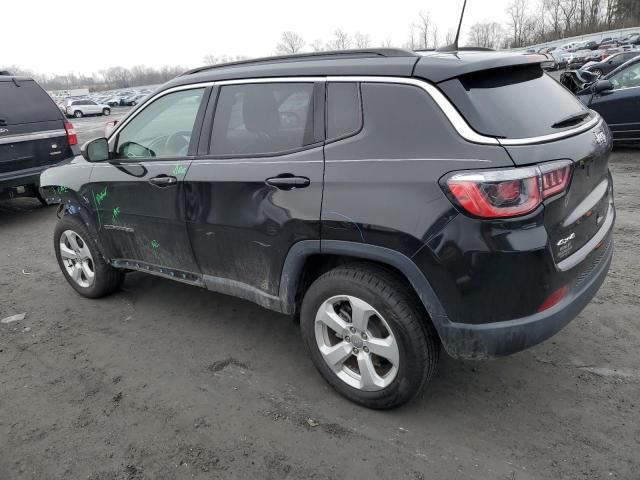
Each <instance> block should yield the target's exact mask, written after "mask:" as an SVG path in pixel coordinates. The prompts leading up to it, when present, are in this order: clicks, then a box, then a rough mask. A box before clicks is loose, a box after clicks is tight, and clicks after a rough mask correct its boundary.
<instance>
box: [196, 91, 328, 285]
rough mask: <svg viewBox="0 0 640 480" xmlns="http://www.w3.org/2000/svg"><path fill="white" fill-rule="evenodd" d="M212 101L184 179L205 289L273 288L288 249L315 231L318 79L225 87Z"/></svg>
mask: <svg viewBox="0 0 640 480" xmlns="http://www.w3.org/2000/svg"><path fill="white" fill-rule="evenodd" d="M214 104H215V105H216V107H215V116H213V120H211V117H212V114H213V111H212V110H213V108H212V109H211V111H210V112H209V114H208V117H209V124H212V128H211V127H209V128H207V126H206V125H207V123H205V128H204V129H203V134H202V137H201V147H200V153H202V154H203V156H202V157H199V158H197V159H194V161H193V163H192V165H191V168H189V171H188V172H187V174H186V177H185V188H186V204H187V226H188V229H189V235H190V239H191V243H192V245H193V249H194V253H195V256H196V259H197V262H198V265H199V266H200V268H201V271H202V273H203V274H204V275H205V283H207V284H208V285H210V287H211V288H213V289H217V290H220V289H223V288H224V287H225V286H229V285H232V286H233V289H234V293H235V294H236V295H239V296H243V295H246V296H247V295H252V296H255V295H258V296H264V295H271V296H276V295H277V294H278V290H279V286H280V274H281V272H282V266H283V263H284V260H285V258H286V255H287V253H288V251H289V249H290V248H291V247H292V246H293V245H294V244H295V243H296V242H298V241H300V240H309V239H312V240H318V239H319V238H320V206H321V200H322V181H323V164H324V162H323V151H322V141H323V136H324V116H323V115H324V113H323V112H324V84H323V83H314V82H312V81H303V80H301V81H300V82H274V83H241V84H236V85H222V86H221V87H220V88H219V91H218V92H217V98H214V95H212V99H211V103H210V105H211V107H213V105H214ZM205 132H206V133H207V134H205ZM209 132H211V133H210V134H209Z"/></svg>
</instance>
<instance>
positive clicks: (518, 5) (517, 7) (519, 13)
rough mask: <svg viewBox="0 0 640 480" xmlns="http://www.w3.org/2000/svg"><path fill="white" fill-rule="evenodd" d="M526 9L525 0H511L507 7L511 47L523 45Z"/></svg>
mask: <svg viewBox="0 0 640 480" xmlns="http://www.w3.org/2000/svg"><path fill="white" fill-rule="evenodd" d="M574 1H575V0H574ZM526 9H527V2H526V0H512V2H511V3H510V4H509V6H508V7H507V15H508V16H509V26H510V27H511V35H512V43H511V46H512V47H516V48H517V47H522V46H524V25H525V21H526V19H527V11H526Z"/></svg>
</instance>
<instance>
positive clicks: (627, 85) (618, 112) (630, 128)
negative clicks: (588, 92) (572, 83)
mask: <svg viewBox="0 0 640 480" xmlns="http://www.w3.org/2000/svg"><path fill="white" fill-rule="evenodd" d="M609 81H610V82H611V83H612V85H613V90H606V91H604V92H602V93H600V94H597V95H594V97H593V98H592V99H591V103H590V105H589V106H590V107H591V108H593V109H594V110H596V111H597V112H599V113H600V114H601V115H602V116H603V117H604V119H605V120H606V121H607V124H608V125H609V128H611V131H612V132H613V138H614V140H616V141H619V142H621V143H623V142H630V143H635V142H638V141H640V62H637V63H634V64H633V65H630V66H628V67H625V68H624V69H623V70H621V71H620V72H617V73H615V74H614V75H612V76H611V77H609Z"/></svg>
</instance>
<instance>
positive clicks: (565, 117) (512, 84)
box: [41, 49, 615, 408]
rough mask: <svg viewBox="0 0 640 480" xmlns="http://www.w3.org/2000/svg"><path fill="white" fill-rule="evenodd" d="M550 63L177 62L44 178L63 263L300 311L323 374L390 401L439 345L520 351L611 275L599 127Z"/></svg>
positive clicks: (486, 56)
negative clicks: (57, 197) (54, 200)
mask: <svg viewBox="0 0 640 480" xmlns="http://www.w3.org/2000/svg"><path fill="white" fill-rule="evenodd" d="M544 61H546V57H544V56H542V55H521V54H516V53H502V52H486V51H458V52H447V53H440V52H425V53H423V54H417V53H415V52H410V51H405V50H391V49H381V50H371V51H363V50H359V51H344V52H330V53H322V54H315V55H314V54H306V55H296V56H290V57H284V58H270V59H262V60H253V61H246V62H241V63H236V64H231V65H223V66H213V67H206V68H202V69H198V70H194V71H191V72H187V73H186V74H184V75H182V76H180V77H178V78H177V79H174V80H172V81H171V82H169V83H168V84H166V85H164V86H163V87H161V88H160V89H159V90H158V91H157V92H155V93H154V94H153V95H151V96H150V97H149V98H148V99H146V100H145V101H144V102H142V103H141V104H140V105H139V106H138V107H137V108H136V109H134V110H132V111H131V113H130V114H129V115H128V116H127V117H126V118H124V119H123V120H122V121H121V122H120V123H118V125H117V126H116V128H115V129H114V131H113V132H112V133H111V134H110V135H109V138H98V139H95V140H92V141H91V142H88V143H87V144H86V145H85V146H84V147H83V152H82V153H83V155H82V157H78V158H75V159H74V160H72V161H70V162H68V163H67V164H65V165H61V166H57V167H54V168H51V169H48V170H47V171H46V172H44V173H43V174H42V177H41V181H42V185H43V187H44V186H46V188H47V189H58V190H59V191H63V193H62V195H63V200H64V203H63V205H64V207H63V209H62V211H61V212H60V216H61V218H60V220H59V221H58V224H57V226H56V228H55V231H54V233H53V243H54V248H55V251H56V256H57V259H58V262H59V265H60V268H61V270H62V273H63V275H64V276H65V278H66V280H67V281H68V282H69V283H70V284H71V286H72V287H73V288H74V289H75V290H76V291H78V293H80V294H81V295H83V296H85V297H91V298H96V297H100V296H104V295H106V294H108V293H110V292H113V291H115V290H116V289H117V288H118V287H119V286H120V284H121V283H122V280H123V278H124V275H125V274H126V272H128V271H130V270H137V271H142V272H147V273H150V274H153V275H157V276H160V277H164V278H170V279H173V280H178V281H181V282H183V283H187V284H190V285H194V286H199V287H204V288H207V289H209V290H212V291H216V292H221V293H225V294H230V295H235V296H237V297H240V298H244V299H247V300H250V301H253V302H256V303H258V304H260V305H262V306H264V307H267V308H270V309H272V310H276V311H278V312H282V313H287V314H293V315H296V316H298V317H299V319H300V323H301V330H302V335H303V338H304V342H305V344H306V346H307V347H308V349H309V352H310V355H311V358H312V359H313V361H314V363H315V365H316V367H317V368H318V370H319V371H320V373H321V374H322V375H323V376H324V378H325V379H326V380H327V381H328V382H329V383H330V384H331V385H332V386H333V387H335V388H336V389H337V390H338V391H339V392H340V393H342V394H343V395H345V396H346V397H348V398H350V399H351V400H353V401H356V402H358V403H360V404H362V405H365V406H368V407H373V408H390V407H394V406H397V405H400V404H402V403H404V402H406V401H407V400H409V399H410V398H412V397H413V396H414V395H416V394H417V393H418V392H419V391H420V389H421V388H422V387H423V386H424V385H425V384H426V383H427V382H428V380H429V379H430V378H431V377H432V376H433V372H434V369H435V366H436V362H437V359H438V355H439V352H440V346H441V345H442V346H443V347H444V349H445V350H446V351H447V353H449V354H450V355H451V356H453V357H457V358H465V359H472V358H473V359H482V358H487V357H499V356H504V355H508V354H511V353H514V352H517V351H520V350H523V349H525V348H528V347H530V346H533V345H535V344H537V343H540V342H542V341H543V340H545V339H547V338H549V337H550V336H551V335H553V334H555V333H556V332H558V331H559V330H560V329H562V328H563V327H564V326H565V325H566V324H567V323H568V322H569V321H571V320H572V319H573V318H574V317H576V316H577V315H578V313H580V311H581V310H582V309H583V308H584V307H585V306H586V305H587V303H588V302H589V301H590V300H591V298H592V297H593V296H594V295H595V293H596V292H597V290H598V288H599V287H600V285H601V283H602V282H603V280H604V278H605V276H606V274H607V270H608V268H609V264H610V262H611V257H612V255H613V240H612V233H611V232H612V227H613V223H614V218H615V209H614V205H613V184H612V180H611V176H610V174H609V169H608V162H609V153H610V151H611V145H612V143H611V132H610V131H609V129H608V128H607V125H606V124H605V123H604V122H603V121H602V118H601V117H600V116H599V115H598V114H597V113H596V112H594V111H592V110H589V109H588V108H586V107H585V106H584V105H582V104H581V103H580V102H579V101H578V100H577V99H576V98H575V97H574V96H573V95H571V94H570V93H569V92H568V91H567V90H566V89H565V88H563V87H562V86H561V85H559V84H558V82H557V81H555V80H554V79H553V78H551V77H549V76H548V75H546V74H545V73H544V72H543V71H542V69H541V67H540V63H541V62H544ZM184 307H185V312H186V311H188V308H189V306H188V305H185V306H184ZM213 315H215V314H214V313H213V312H212V316H213ZM211 344H212V348H215V339H214V338H212V339H211ZM286 355H287V352H282V357H283V359H284V358H285V357H286ZM284 361H286V360H284Z"/></svg>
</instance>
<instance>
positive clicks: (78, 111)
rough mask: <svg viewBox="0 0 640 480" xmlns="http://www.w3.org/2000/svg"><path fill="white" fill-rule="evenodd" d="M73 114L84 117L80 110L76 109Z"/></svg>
mask: <svg viewBox="0 0 640 480" xmlns="http://www.w3.org/2000/svg"><path fill="white" fill-rule="evenodd" d="M73 116H74V117H76V118H82V112H81V111H80V110H76V111H75V112H73Z"/></svg>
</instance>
